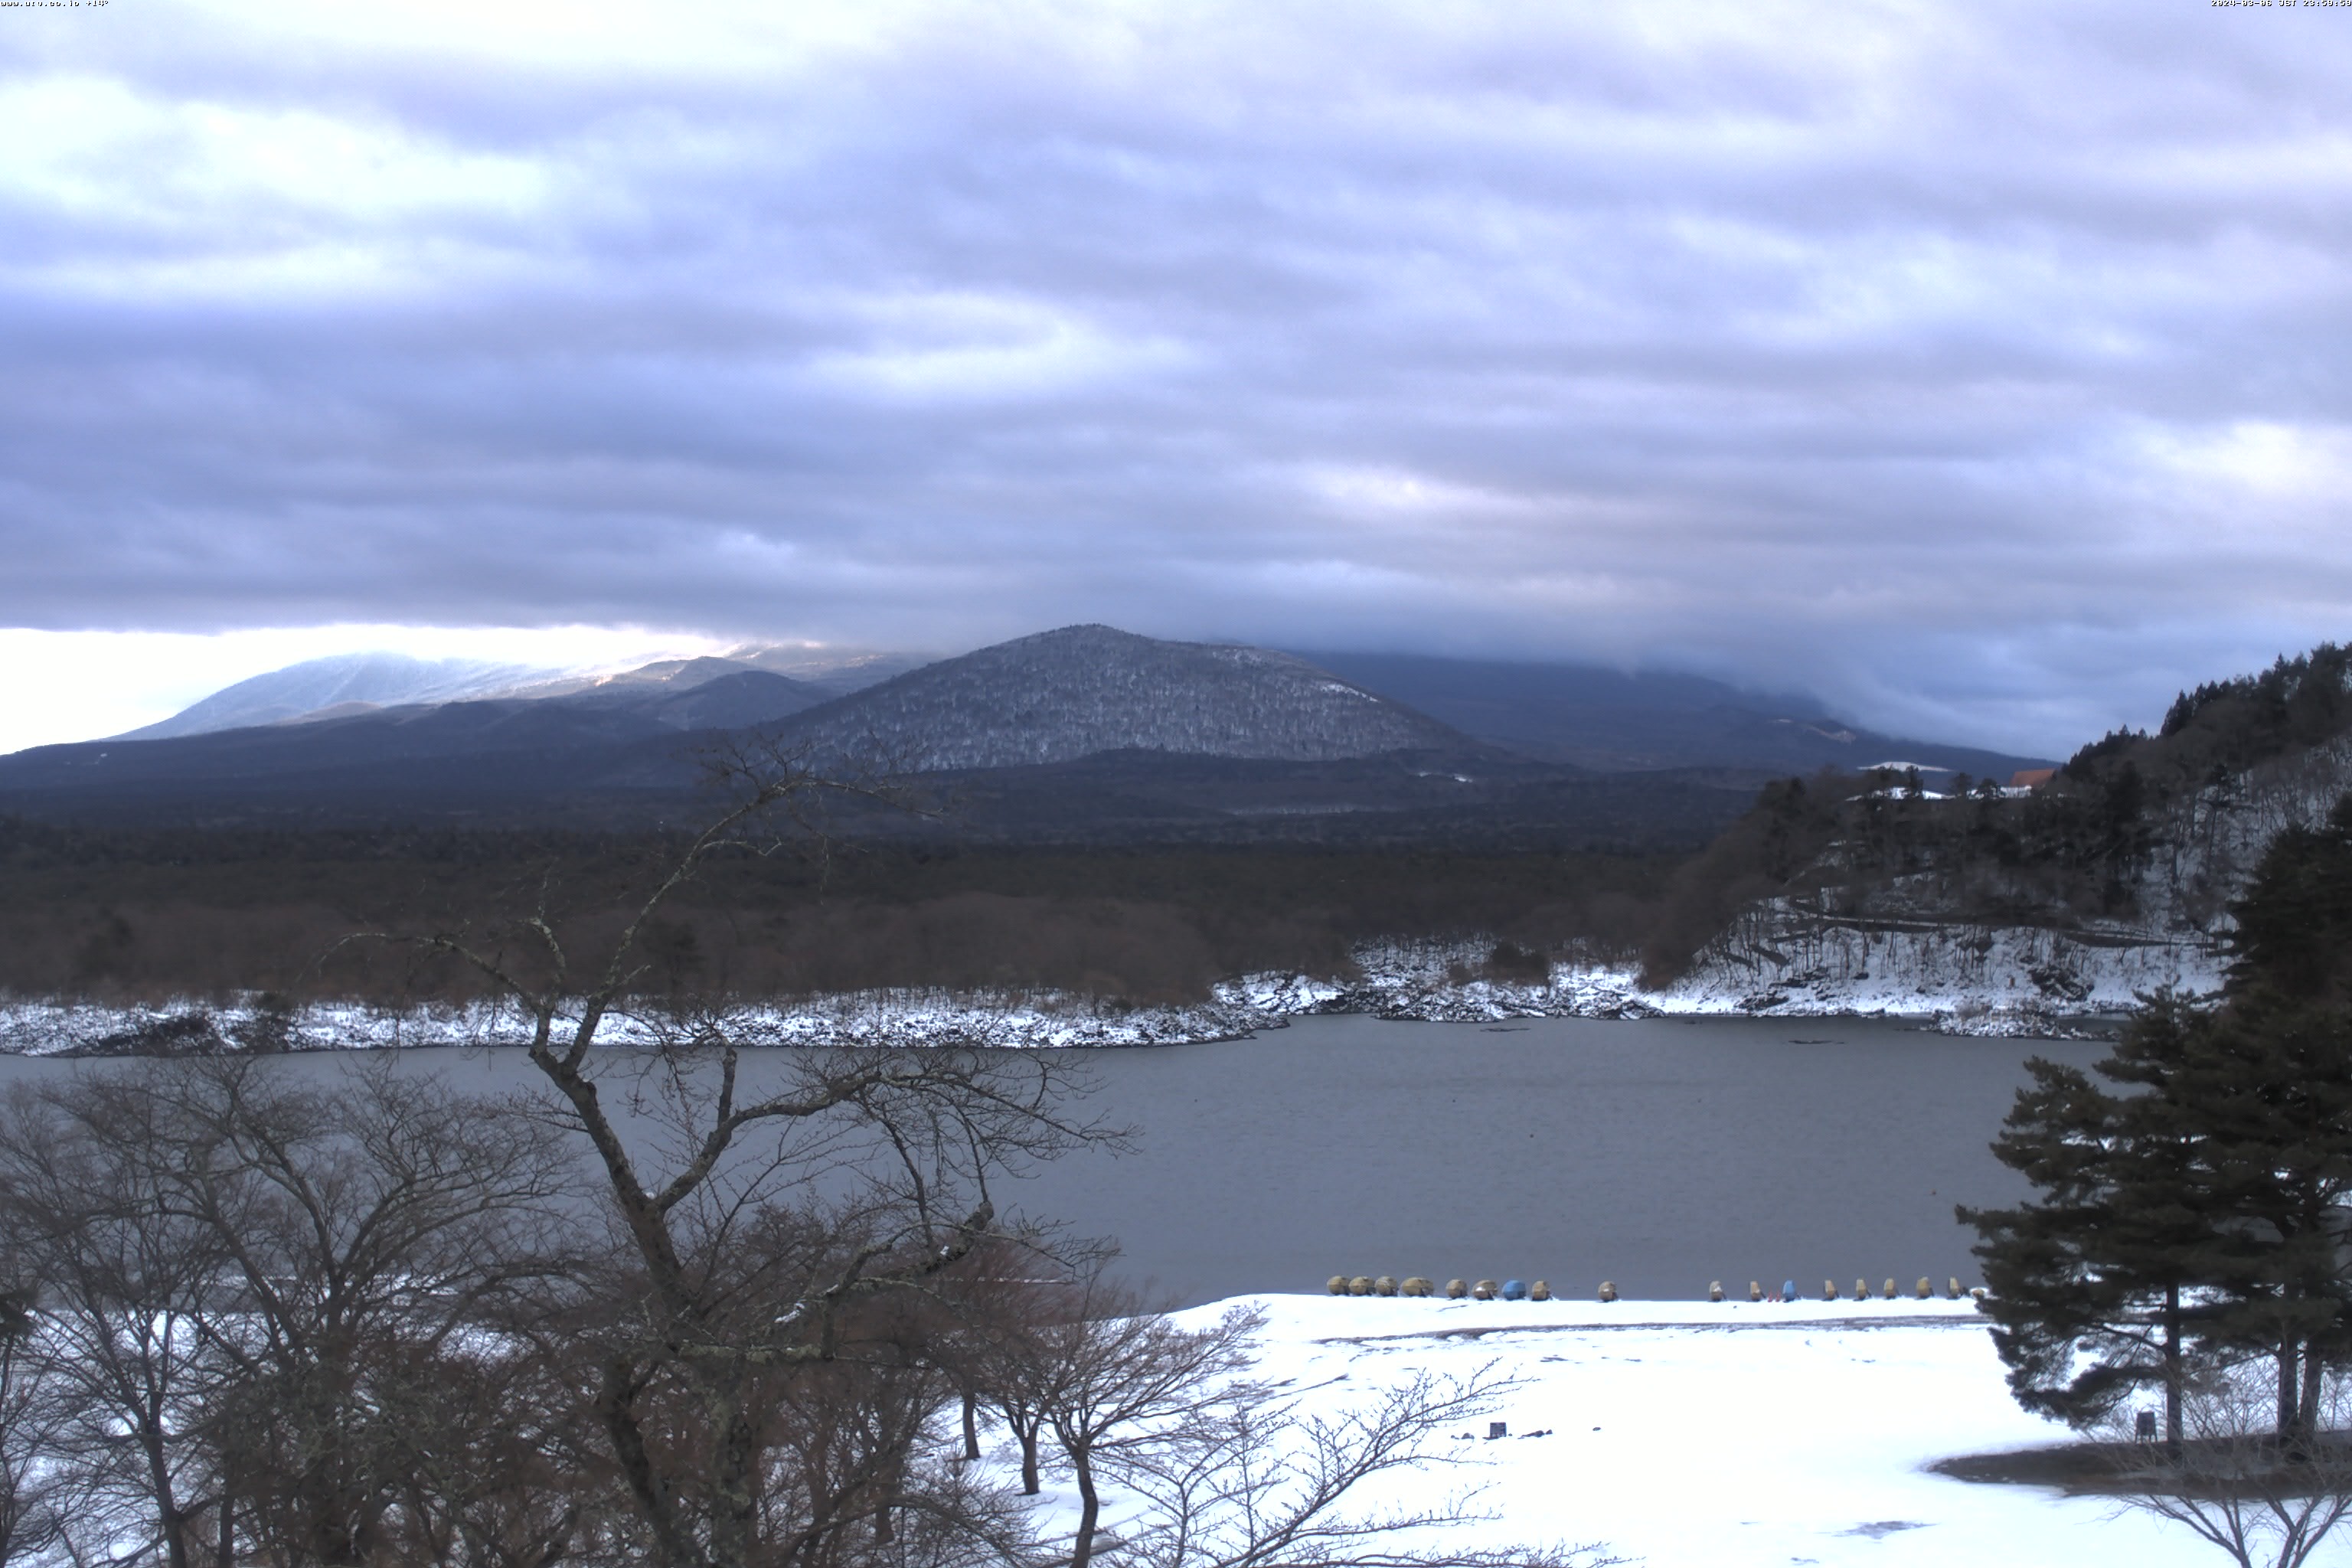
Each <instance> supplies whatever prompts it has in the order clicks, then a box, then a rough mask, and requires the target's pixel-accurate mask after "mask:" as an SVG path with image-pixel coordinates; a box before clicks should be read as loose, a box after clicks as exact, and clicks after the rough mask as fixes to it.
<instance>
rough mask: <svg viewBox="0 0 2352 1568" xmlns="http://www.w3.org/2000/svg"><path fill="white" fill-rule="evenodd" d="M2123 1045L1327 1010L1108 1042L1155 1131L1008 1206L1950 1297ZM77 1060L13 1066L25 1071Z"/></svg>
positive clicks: (1685, 1284) (1120, 1229) (1241, 1240)
mask: <svg viewBox="0 0 2352 1568" xmlns="http://www.w3.org/2000/svg"><path fill="white" fill-rule="evenodd" d="M2105 1048H2106V1047H2104V1046H2102V1045H2100V1044H2097V1043H2095V1042H2065V1041H2023V1040H1975V1039H1956V1038H1948V1037H1943V1036H1937V1035H1930V1034H1922V1033H1917V1032H1916V1031H1913V1030H1910V1029H1906V1028H1904V1027H1902V1026H1897V1025H1893V1024H1888V1023H1885V1022H1881V1021H1875V1020H1837V1019H1794V1020H1790V1019H1771V1020H1758V1019H1703V1020H1682V1019H1647V1020H1642V1021H1638V1022H1616V1021H1607V1020H1596V1019H1574V1018H1560V1019H1527V1020H1520V1021H1517V1022H1513V1023H1510V1024H1506V1025H1478V1024H1411V1023H1387V1022H1382V1021H1381V1020H1378V1019H1373V1018H1364V1017H1329V1018H1307V1019H1301V1020H1300V1021H1298V1022H1297V1023H1296V1024H1294V1025H1293V1026H1290V1027H1288V1028H1286V1029H1277V1030H1272V1031H1269V1032H1267V1033H1265V1034H1264V1035H1260V1036H1257V1037H1253V1038H1250V1039H1244V1040H1230V1041H1224V1042H1221V1043H1218V1044H1213V1045H1195V1046H1175V1047H1160V1048H1155V1049H1150V1050H1120V1051H1096V1052H1087V1053H1083V1054H1084V1055H1085V1056H1087V1058H1088V1059H1089V1062H1090V1063H1091V1065H1092V1066H1093V1067H1094V1068H1095V1069H1096V1071H1097V1078H1098V1080H1099V1089H1098V1091H1097V1094H1096V1096H1095V1098H1094V1100H1093V1101H1092V1102H1091V1103H1092V1109H1093V1110H1097V1111H1098V1112H1100V1113H1101V1114H1102V1115H1103V1116H1105V1117H1106V1118H1107V1119H1108V1120H1109V1121H1114V1122H1119V1123H1124V1124H1127V1125H1129V1126H1132V1127H1134V1128H1136V1129H1137V1130H1138V1131H1139V1140H1138V1142H1139V1147H1138V1148H1137V1150H1136V1151H1135V1152H1132V1153H1129V1154H1126V1155H1122V1156H1118V1157H1113V1156H1110V1155H1107V1154H1099V1153H1087V1154H1081V1155H1076V1156H1073V1157H1070V1158H1067V1159H1065V1160H1062V1161H1059V1162H1056V1163H1054V1164H1051V1165H1048V1166H1045V1167H1044V1168H1042V1169H1041V1170H1040V1171H1039V1172H1038V1173H1036V1174H1034V1176H1032V1177H1030V1178H1028V1179H1026V1180H1024V1181H1022V1182H1020V1183H1018V1184H1013V1186H1012V1187H1011V1188H1009V1189H1008V1190H1007V1191H1006V1193H1005V1194H1003V1198H1004V1199H1009V1200H1010V1204H1009V1205H1008V1204H1007V1203H1005V1202H1003V1201H1001V1202H1000V1206H1010V1205H1018V1206H1019V1207H1020V1208H1021V1209H1022V1210H1024V1211H1025V1212H1027V1213H1028V1214H1031V1215H1038V1216H1050V1217H1053V1218H1055V1219H1059V1220H1062V1221H1065V1222H1067V1223H1068V1225H1069V1226H1071V1227H1072V1228H1073V1229H1074V1230H1075V1231H1076V1232H1077V1233H1078V1234H1081V1235H1090V1236H1110V1237H1118V1240H1119V1242H1120V1244H1121V1245H1122V1247H1123V1248H1124V1251H1125V1258H1126V1266H1127V1269H1128V1271H1129V1273H1130V1274H1131V1275H1132V1276H1133V1277H1135V1278H1136V1279H1138V1280H1139V1281H1143V1280H1148V1281H1150V1282H1151V1283H1152V1284H1153V1285H1154V1286H1155V1287H1156V1288H1157V1289H1158V1290H1159V1291H1160V1292H1163V1293H1165V1294H1166V1295H1167V1296H1169V1297H1171V1299H1172V1300H1175V1301H1178V1302H1181V1303H1191V1302H1198V1301H1204V1300H1214V1299H1216V1298H1218V1297H1222V1296H1229V1295H1235V1294H1239V1293H1242V1292H1244V1291H1253V1290H1319V1289H1322V1287H1323V1282H1324V1280H1325V1279H1328V1277H1330V1276H1331V1275H1333V1274H1372V1275H1379V1274H1393V1275H1395V1276H1397V1277H1398V1278H1400V1279H1402V1278H1403V1277H1405V1276H1407V1275H1410V1274H1424V1275H1427V1276H1429V1277H1430V1278H1432V1279H1436V1280H1438V1281H1439V1282H1440V1283H1443V1282H1444V1280H1445V1279H1449V1278H1452V1277H1455V1276H1459V1277H1461V1278H1463V1279H1474V1280H1475V1279H1481V1278H1492V1279H1514V1278H1516V1279H1528V1280H1534V1279H1546V1280H1549V1282H1550V1284H1551V1286H1552V1289H1554V1290H1555V1291H1557V1292H1559V1293H1561V1294H1564V1295H1575V1296H1586V1295H1589V1294H1590V1293H1591V1292H1592V1291H1593V1290H1594V1289H1597V1288H1598V1286H1599V1285H1600V1283H1601V1281H1602V1280H1603V1279H1608V1280H1612V1281H1614V1282H1615V1284H1616V1286H1617V1288H1618V1289H1619V1290H1620V1291H1621V1292H1622V1293H1623V1294H1625V1295H1627V1296H1629V1297H1635V1298H1688V1297H1697V1296H1702V1295H1704V1294H1705V1293H1706V1287H1707V1283H1708V1281H1710V1280H1713V1279H1721V1280H1722V1281H1723V1282H1724V1284H1725V1286H1726V1287H1727V1289H1731V1290H1733V1291H1735V1292H1737V1291H1744V1290H1745V1289H1746V1288H1747V1284H1748V1280H1750V1279H1759V1280H1762V1281H1764V1282H1765V1283H1766V1285H1767V1286H1768V1287H1769V1286H1770V1285H1773V1284H1777V1283H1779V1282H1780V1281H1781V1280H1782V1279H1795V1280H1796V1281H1797V1283H1798V1284H1799V1286H1800V1287H1801V1288H1802V1289H1806V1290H1807V1291H1809V1292H1818V1291H1819V1290H1820V1289H1821V1286H1822V1280H1823V1279H1836V1280H1837V1282H1838V1287H1839V1289H1840V1291H1841V1292H1843V1291H1846V1290H1849V1289H1852V1288H1853V1281H1854V1279H1856V1278H1857V1277H1864V1278H1867V1279H1869V1280H1870V1282H1871V1284H1872V1285H1873V1286H1874V1287H1875V1286H1877V1285H1878V1284H1879V1283H1880V1282H1881V1281H1882V1280H1884V1279H1886V1278H1887V1277H1888V1276H1890V1275H1891V1276H1894V1277H1895V1279H1898V1280H1899V1281H1901V1282H1902V1283H1903V1284H1905V1285H1906V1286H1907V1285H1908V1284H1909V1283H1910V1282H1911V1281H1912V1280H1914V1279H1916V1278H1917V1277H1918V1276H1920V1275H1922V1274H1925V1275H1928V1276H1930V1277H1931V1278H1932V1279H1935V1280H1936V1281H1937V1284H1938V1285H1939V1286H1940V1285H1941V1284H1942V1283H1943V1281H1944V1279H1945V1278H1946V1277H1947V1276H1948V1275H1953V1274H1957V1275H1958V1276H1959V1277H1960V1278H1961V1279H1962V1280H1963V1281H1972V1280H1973V1279H1974V1262H1973V1259H1971V1258H1970V1257H1969V1240H1970V1233H1969V1232H1967V1231H1965V1230H1963V1229H1962V1228H1961V1227H1960V1226H1958V1224H1957V1223H1956V1222H1955V1221H1954V1220H1953V1218H1952V1205H1954V1204H1956V1203H1969V1204H1979V1205H1981V1204H1994V1203H2004V1202H2009V1201H2013V1200H2014V1199H2015V1198H2016V1197H2017V1196H2019V1195H2021V1194H2022V1191H2023V1189H2022V1186H2021V1184H2019V1183H2018V1182H2017V1180H2016V1179H2015V1178H2014V1177H2013V1176H2011V1173H2009V1172H2007V1171H2005V1170H2003V1169H2002V1168H2001V1167H2000V1165H1999V1164H1998V1163H1995V1162H1994V1160H1993V1159H1992V1156H1991V1154H1990V1152H1988V1149H1987V1144H1988V1142H1990V1139H1991V1138H1992V1136H1993V1134H1994V1132H1995V1131H1998V1129H1999V1127H2000V1120H2001V1118H2002V1117H2003V1116H2004V1115H2005V1114H2006V1113H2007V1112H2008V1109H2009V1105H2010V1101H2011V1096H2012V1095H2013V1093H2014V1092H2015V1090H2016V1089H2017V1088H2018V1086H2019V1085H2020V1084H2021V1083H2022V1082H2024V1080H2025V1075H2024V1070H2023V1065H2022V1064H2023V1062H2024V1060H2025V1058H2028V1057H2030V1056H2035V1055H2041V1056H2047V1057H2051V1058H2055V1059H2058V1060H2062V1061H2068V1062H2074V1063H2076V1064H2079V1065H2088V1064H2089V1063H2090V1062H2092V1061H2095V1060H2096V1059H2097V1058H2100V1057H2101V1056H2103V1055H2105ZM415 1058H416V1059H417V1060H418V1061H419V1063H420V1065H421V1064H424V1063H425V1062H430V1063H431V1065H433V1066H434V1067H435V1068H436V1070H440V1071H444V1072H446V1073H448V1074H449V1075H450V1076H451V1077H452V1078H453V1079H456V1080H457V1081H458V1082H460V1083H461V1084H465V1085H467V1087H478V1088H481V1089H513V1088H520V1087H521V1086H523V1085H524V1084H525V1083H527V1082H528V1081H530V1069H529V1065H528V1064H527V1063H526V1062H524V1061H523V1060H522V1058H521V1057H520V1053H519V1052H513V1051H467V1052H460V1051H431V1052H420V1053H415ZM337 1062H338V1058H331V1057H310V1058H297V1059H296V1061H295V1063H294V1064H291V1065H294V1066H295V1067H296V1070H301V1071H319V1072H331V1071H335V1070H339V1068H338V1066H337ZM60 1070H65V1068H64V1064H58V1063H45V1062H27V1061H25V1060H23V1059H22V1058H6V1059H0V1080H5V1079H15V1078H18V1077H22V1076H26V1075H29V1074H46V1073H53V1072H58V1071H60ZM747 1076H749V1077H751V1079H753V1080H754V1081H756V1079H758V1078H759V1077H760V1076H761V1072H760V1069H759V1068H758V1066H757V1065H756V1064H755V1065H754V1067H753V1068H751V1072H750V1073H749V1074H748V1075H747Z"/></svg>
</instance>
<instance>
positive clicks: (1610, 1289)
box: [1601, 1279, 1617, 1301]
mask: <svg viewBox="0 0 2352 1568" xmlns="http://www.w3.org/2000/svg"><path fill="white" fill-rule="evenodd" d="M1616 1299H1617V1282H1616V1281H1615V1280H1613V1279H1603V1280H1602V1281H1601V1300H1604V1301H1614V1300H1616Z"/></svg>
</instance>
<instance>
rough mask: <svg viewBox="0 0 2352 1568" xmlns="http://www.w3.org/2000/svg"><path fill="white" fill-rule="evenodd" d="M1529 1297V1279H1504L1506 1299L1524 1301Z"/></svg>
mask: <svg viewBox="0 0 2352 1568" xmlns="http://www.w3.org/2000/svg"><path fill="white" fill-rule="evenodd" d="M1527 1299H1528V1286H1527V1281H1526V1280H1524V1279H1506V1280H1504V1281H1503V1300H1506V1301H1524V1300H1527Z"/></svg>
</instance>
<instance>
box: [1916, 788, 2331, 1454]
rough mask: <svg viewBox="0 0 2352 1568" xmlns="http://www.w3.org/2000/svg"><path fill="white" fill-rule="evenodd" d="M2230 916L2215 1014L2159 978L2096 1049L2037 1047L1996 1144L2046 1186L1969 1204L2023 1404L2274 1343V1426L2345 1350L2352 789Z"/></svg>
mask: <svg viewBox="0 0 2352 1568" xmlns="http://www.w3.org/2000/svg"><path fill="white" fill-rule="evenodd" d="M2231 910H2232V913H2233V914H2234V915H2235V916H2236V918H2237V921H2238V930H2237V934H2236V936H2235V938H2234V939H2233V949H2232V954H2233V961H2232V963H2231V968H2230V973H2229V980H2228V983H2227V984H2226V985H2225V986H2224V989H2223V1003H2222V1005H2221V1007H2220V1008H2219V1009H2218V1010H2199V1009H2197V1008H2193V1007H2191V1006H2189V1005H2187V1004H2185V1003H2183V1002H2182V1001H2180V1000H2179V999H2178V998H2176V997H2173V996H2171V995H2169V994H2159V995H2157V996H2155V997H2152V998H2149V999H2148V1000H2147V1005H2145V1006H2144V1007H2143V1008H2142V1010H2141V1011H2140V1013H2139V1015H2138V1016H2137V1017H2135V1018H2134V1019H2133V1021H2132V1022H2131V1024H2130V1025H2129V1026H2127V1027H2126V1030H2125V1031H2124V1035H2123V1037H2122V1039H2121V1040H2120V1041H2119V1043H2118V1044H2117V1047H2116V1050H2115V1052H2114V1054H2113V1055H2111V1056H2110V1057H2109V1058H2107V1059H2105V1061H2102V1062H2100V1063H2098V1064H2097V1065H2096V1068H2095V1072H2096V1073H2097V1074H2098V1076H2099V1077H2100V1078H2101V1079H2105V1081H2106V1083H2107V1084H2112V1085H2114V1086H2116V1089H2120V1090H2124V1091H2125V1092H2121V1093H2117V1092H2114V1091H2112V1090H2110V1089H2108V1088H2106V1087H2105V1086H2103V1085H2102V1084H2099V1083H2095V1082H2094V1081H2093V1080H2092V1079H2090V1078H2088V1077H2086V1076H2085V1075H2084V1074H2082V1073H2080V1072H2077V1071H2075V1070H2074V1069H2072V1068H2063V1067H2059V1066H2055V1065H2053V1064H2052V1063H2049V1062H2043V1061H2035V1062H2032V1063H2030V1064H2028V1065H2029V1067H2030V1068H2031V1069H2032V1074H2033V1079H2034V1081H2033V1084H2032V1087H2031V1088H2028V1089H2021V1090H2020V1091H2019V1093H2018V1100H2017V1105H2016V1107H2015V1109H2014V1110H2012V1111H2011V1115H2010V1118H2009V1121H2007V1122H2006V1123H2005V1124H2004V1127H2003V1130H2002V1132H2001V1135H2000V1139H1999V1140H1998V1141H1997V1142H1995V1143H1994V1145H1993V1149H1994V1152H1995V1154H1996V1155H1997V1156H1998V1157H1999V1158H2000V1160H2001V1162H2002V1163H2004V1164H2007V1165H2009V1166H2010V1167H2011V1169H2013V1170H2016V1171H2018V1172H2019V1173H2021V1174H2023V1175H2024V1176H2025V1177H2026V1179H2027V1180H2028V1181H2029V1182H2031V1183H2032V1184H2033V1186H2034V1188H2035V1191H2036V1196H2035V1197H2034V1198H2033V1199H2032V1201H2029V1202H2028V1203H2026V1204H2023V1205H2019V1206H2018V1207H2016V1208H2012V1209H1999V1210H1969V1209H1964V1210H1962V1211H1961V1214H1960V1217H1961V1219H1962V1220H1963V1221H1965V1222H1967V1223H1969V1224H1971V1225H1973V1226H1976V1227H1977V1230H1978V1232H1979V1237H1980V1239H1979V1245H1978V1247H1977V1254H1978V1257H1979V1258H1981V1259H1982V1260H1983V1262H1984V1267H1985V1273H1986V1282H1987V1284H1988V1285H1990V1287H1991V1289H1992V1299H1991V1300H1990V1301H1989V1302H1988V1303H1987V1308H1986V1310H1987V1311H1988V1313H1989V1315H1990V1316H1991V1317H1992V1319H1993V1321H1994V1324H1995V1328H1994V1340H1995V1342H1996V1344H1997V1346H1998V1347H1999V1349H2000V1354H2001V1356H2002V1359H2003V1361H2004V1362H2005V1363H2007V1364H2008V1366H2009V1368H2010V1384H2011V1389H2012V1390H2013V1391H2014V1392H2015V1393H2016V1394H2017V1397H2018V1399H2019V1401H2020V1402H2021V1404H2023V1405H2026V1406H2027V1407H2028V1408H2029V1409H2035V1410H2041V1411H2044V1412H2046V1413H2048V1414H2052V1415H2059V1416H2062V1417H2063V1418H2065V1419H2067V1420H2069V1421H2070V1422H2074V1423H2075V1424H2077V1425H2081V1424H2084V1423H2085V1422H2087V1421H2088V1420H2090V1419H2092V1418H2095V1416H2096V1415H2099V1414H2101V1413H2102V1412H2103V1411H2105V1410H2106V1409H2107V1408H2109V1407H2111V1406H2112V1405H2114V1404H2115V1403H2116V1401H2117V1400H2119V1399H2120V1398H2122V1397H2123V1396H2124V1395H2125V1394H2126V1393H2127V1392H2128V1391H2130V1390H2132V1389H2134V1388H2138V1387H2145V1386H2151V1385H2155V1386H2161V1387H2163V1388H2164V1389H2165V1390H2166V1391H2167V1394H2168V1399H2167V1409H2168V1435H2169V1436H2170V1437H2171V1439H2172V1440H2173V1441H2174V1442H2175V1443H2177V1442H2178V1440H2179V1388H2180V1384H2181V1380H2182V1377H2183V1375H2184V1373H2185V1369H2186V1368H2187V1366H2188V1365H2189V1363H2190V1362H2191V1361H2192V1360H2193V1359H2195V1358H2197V1357H2199V1356H2205V1355H2210V1356H2213V1357H2216V1358H2222V1359H2228V1360H2232V1361H2236V1360H2242V1359H2244V1358H2246V1357H2247V1356H2250V1355H2259V1356H2265V1357H2269V1358H2273V1360H2274V1361H2275V1363H2276V1367H2277V1374H2278V1396H2277V1424H2278V1430H2279V1433H2280V1435H2281V1436H2284V1437H2288V1438H2292V1439H2307V1438H2308V1437H2309V1436H2311V1435H2312V1431H2313V1428H2314V1425H2315V1421H2316V1417H2317V1413H2318V1405H2319V1393H2320V1384H2321V1380H2322V1377H2323V1375H2324V1373H2325V1372H2326V1369H2327V1368H2328V1367H2329V1366H2331V1365H2342V1364H2344V1363H2346V1362H2347V1361H2352V1269H2347V1266H2346V1263H2345V1261H2344V1259H2345V1244H2346V1241H2347V1233H2352V795H2347V797H2346V799H2345V800H2344V801H2342V802H2339V803H2338V805H2336V810H2335V812H2334V813H2333V815H2332V816H2331V817H2330V819H2329V821H2328V823H2327V825H2326V826H2324V827H2321V828H2315V829H2297V830H2292V831H2290V832H2287V833H2284V834H2281V835H2280V836H2279V837H2278V838H2277V839H2276V840H2275V841H2274V842H2273V845H2272V847H2271V848H2270V850H2269V852H2268V853H2267V854H2266V855H2265V856H2264V857H2263V862H2262V864H2261V866H2260V867H2259V868H2257V870H2256V873H2255V876H2254V879H2253V880H2252V884H2251V885H2250V886H2249V888H2248V890H2247V892H2246V895H2245V897H2244V898H2243V899H2242V900H2240V901H2239V902H2238V903H2236V904H2234V905H2232V906H2231Z"/></svg>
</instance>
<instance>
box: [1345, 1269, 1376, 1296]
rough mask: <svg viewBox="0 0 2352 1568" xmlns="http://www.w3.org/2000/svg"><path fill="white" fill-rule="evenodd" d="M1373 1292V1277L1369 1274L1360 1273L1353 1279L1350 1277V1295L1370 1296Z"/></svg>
mask: <svg viewBox="0 0 2352 1568" xmlns="http://www.w3.org/2000/svg"><path fill="white" fill-rule="evenodd" d="M1371 1293H1372V1281H1371V1277H1370V1276H1369V1275H1364V1274H1359V1275H1357V1276H1356V1277H1355V1278H1354V1279H1350V1280H1349V1281H1348V1294H1349V1295H1350V1296H1369V1295H1370V1294H1371Z"/></svg>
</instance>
